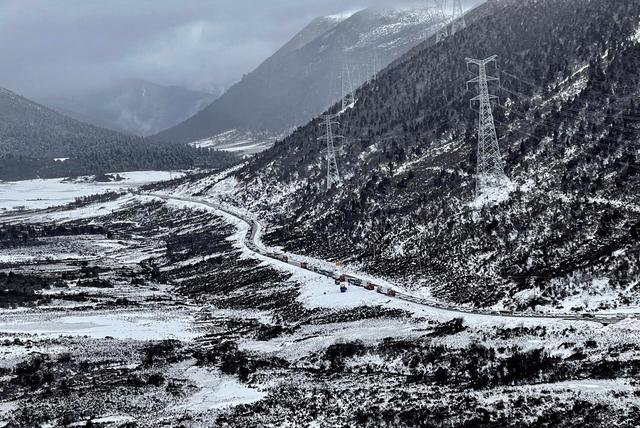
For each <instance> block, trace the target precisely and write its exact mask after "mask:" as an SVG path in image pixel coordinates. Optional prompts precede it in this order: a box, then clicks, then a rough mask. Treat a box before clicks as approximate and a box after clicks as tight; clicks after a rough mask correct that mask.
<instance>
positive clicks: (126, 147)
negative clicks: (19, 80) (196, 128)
mask: <svg viewBox="0 0 640 428" xmlns="http://www.w3.org/2000/svg"><path fill="white" fill-rule="evenodd" d="M0 117H1V118H2V120H0V180H18V179H28V178H35V177H64V176H69V175H81V174H93V173H97V172H111V171H131V170H150V169H187V168H193V167H197V166H202V167H219V166H225V165H228V164H230V163H231V162H233V161H234V159H235V157H234V156H232V155H231V154H227V153H220V152H213V151H211V152H210V151H208V150H199V149H196V148H193V147H188V146H185V145H168V144H151V143H149V142H145V141H143V140H142V138H139V137H132V136H129V135H125V134H121V133H118V132H115V131H111V130H108V129H104V128H100V127H97V126H94V125H89V124H87V123H83V122H80V121H78V120H75V119H72V118H70V117H67V116H65V115H62V114H60V113H58V112H56V111H54V110H51V109H49V108H47V107H44V106H42V105H40V104H37V103H35V102H33V101H30V100H28V99H26V98H24V97H22V96H20V95H17V94H15V93H13V92H11V91H8V90H6V89H2V88H0Z"/></svg>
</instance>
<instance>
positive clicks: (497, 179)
mask: <svg viewBox="0 0 640 428" xmlns="http://www.w3.org/2000/svg"><path fill="white" fill-rule="evenodd" d="M496 59H497V56H496V55H494V56H492V57H490V58H487V59H483V60H480V59H472V58H467V59H466V61H467V68H469V65H477V66H478V77H476V78H475V79H472V80H470V81H468V82H467V88H468V87H469V85H470V84H476V83H477V84H478V87H479V89H480V95H478V96H477V97H474V98H472V99H471V102H472V103H473V102H474V101H479V102H480V109H479V111H478V112H479V120H478V160H477V162H478V171H477V177H476V197H481V196H487V195H488V194H489V193H492V192H495V191H496V190H497V189H501V188H504V187H505V186H507V185H508V182H509V180H508V179H507V176H506V175H505V173H504V164H503V162H502V157H501V156H500V146H499V145H498V136H497V134H496V127H495V124H494V122H493V111H492V109H491V99H493V98H496V97H495V96H493V95H489V82H492V81H499V79H498V78H497V77H492V76H487V64H489V63H492V62H493V63H495V61H496Z"/></svg>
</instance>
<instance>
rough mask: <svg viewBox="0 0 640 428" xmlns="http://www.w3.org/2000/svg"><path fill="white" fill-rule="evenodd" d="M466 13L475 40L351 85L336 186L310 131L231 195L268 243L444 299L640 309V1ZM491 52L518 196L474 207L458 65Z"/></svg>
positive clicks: (491, 6) (467, 92)
mask: <svg viewBox="0 0 640 428" xmlns="http://www.w3.org/2000/svg"><path fill="white" fill-rule="evenodd" d="M473 14H474V16H475V18H474V19H469V25H468V27H467V28H466V29H465V30H464V31H461V32H459V33H458V34H455V35H454V36H453V37H449V38H448V39H446V40H445V41H443V42H442V43H439V44H435V43H434V40H433V39H430V40H428V41H426V42H424V43H423V44H422V45H420V46H419V47H417V48H415V49H414V50H413V51H412V52H411V53H410V54H408V55H407V56H406V57H404V58H402V59H400V60H399V61H397V62H396V63H395V64H394V65H393V66H392V67H390V68H388V69H387V70H385V71H384V72H383V73H382V74H381V75H380V76H379V77H378V78H377V79H375V80H373V81H371V82H368V83H365V84H364V85H363V86H362V88H360V89H359V90H358V92H357V94H356V98H357V103H356V105H355V106H354V108H352V109H349V110H347V111H345V112H343V113H341V115H340V117H339V118H338V120H339V121H340V126H338V127H336V129H335V130H334V131H335V132H336V133H337V134H340V135H342V136H344V140H343V142H342V144H341V149H342V150H341V151H340V152H339V154H338V165H339V169H340V171H341V175H342V177H343V182H342V184H340V185H339V186H337V187H335V188H333V189H332V190H330V191H327V190H326V161H325V160H324V158H323V156H322V154H321V150H322V149H323V146H322V144H321V142H319V141H318V138H319V137H320V136H321V135H322V130H321V128H320V127H319V124H320V122H319V120H318V119H316V120H313V121H312V122H310V123H309V124H308V125H306V126H304V127H301V128H300V129H298V130H297V131H296V132H294V133H293V134H292V135H291V136H290V137H288V138H286V139H284V140H283V141H281V142H279V143H277V144H276V145H275V146H274V147H273V148H272V149H270V150H268V151H266V152H264V153H262V154H260V155H258V156H257V157H256V158H254V159H252V160H251V161H249V162H247V163H246V164H245V166H244V167H243V168H241V169H240V170H238V171H236V172H234V173H233V174H232V178H230V180H233V183H235V190H234V192H233V193H232V194H230V195H229V196H228V197H229V198H231V199H232V200H233V201H234V202H235V203H238V204H241V205H244V206H246V207H248V208H250V209H252V210H254V211H257V212H260V213H261V215H262V216H263V217H265V218H266V219H267V220H268V223H269V226H270V230H271V233H270V234H269V235H268V239H269V241H270V243H271V244H277V245H282V246H283V247H285V248H286V249H288V250H291V251H294V252H296V251H297V252H300V253H306V254H312V255H316V256H320V257H322V258H325V259H331V260H347V261H349V262H351V263H355V264H358V265H361V266H363V267H364V268H366V269H368V270H371V271H374V272H376V273H379V274H384V275H388V276H390V277H393V278H401V279H403V280H404V281H407V282H408V283H409V284H411V285H412V286H413V287H414V288H424V289H427V290H430V292H431V293H433V295H434V296H436V297H437V298H439V299H443V300H447V301H454V302H458V303H469V304H473V305H481V306H492V305H497V306H496V307H508V308H525V307H529V306H530V307H533V306H536V305H542V306H544V307H545V308H546V309H545V310H551V311H553V310H572V309H573V310H597V309H606V308H608V307H616V306H625V305H629V304H637V303H638V301H639V299H640V293H637V291H636V290H637V286H638V282H639V280H640V279H639V278H640V264H639V263H638V245H639V239H640V203H639V200H638V194H640V193H639V191H640V159H639V152H638V150H639V141H640V140H639V138H638V132H639V130H640V128H639V124H638V122H639V121H640V114H639V113H640V112H639V111H638V109H639V107H638V106H637V98H638V95H639V94H640V89H639V86H638V81H639V78H638V75H637V73H636V72H635V69H636V63H637V62H638V58H640V56H639V55H638V54H639V53H640V43H639V40H638V26H639V19H638V16H640V6H638V5H637V4H635V3H629V2H616V3H613V4H612V3H610V2H606V1H601V0H580V1H568V0H542V1H533V0H526V1H514V0H499V1H493V2H489V3H487V4H485V5H483V6H481V7H480V8H478V9H477V10H475V11H473ZM472 18H473V17H472ZM494 54H495V55H498V61H497V64H498V69H494V68H493V67H492V68H491V69H489V70H488V72H489V74H490V75H495V76H496V77H499V78H500V82H499V84H498V83H493V82H492V83H491V86H490V91H491V93H492V94H495V95H496V96H497V97H498V98H497V99H496V100H494V101H493V111H494V117H495V124H496V127H497V132H498V136H499V144H500V148H501V152H502V159H503V161H504V168H505V172H506V175H507V176H508V177H509V178H510V181H511V187H509V188H506V189H505V191H506V192H507V195H508V196H507V197H506V198H503V200H502V201H501V202H499V203H496V204H485V205H484V206H479V205H477V204H474V189H475V168H476V142H477V139H476V132H477V130H476V127H477V120H478V119H477V112H476V111H474V110H473V109H471V108H470V106H469V100H470V99H471V98H473V97H474V96H476V95H477V92H476V91H477V86H471V85H470V86H469V87H468V88H467V85H466V84H465V82H466V81H467V80H471V79H472V78H474V77H475V76H474V74H473V73H472V72H469V71H468V70H467V67H466V64H465V58H467V57H471V58H485V57H489V56H491V55H494ZM472 70H473V69H472ZM474 108H477V104H476V106H475V107H474ZM338 110H340V107H339V106H335V107H333V108H332V109H331V110H330V111H331V112H333V113H336V112H338ZM235 180H237V182H236V181H235ZM212 187H214V186H213V184H212V183H209V184H207V185H202V186H200V187H198V189H197V190H198V191H199V192H201V193H202V194H207V192H209V191H211V192H213V191H215V187H214V190H211V188H212ZM603 295H605V296H607V297H606V298H600V297H598V296H603ZM514 296H516V297H514Z"/></svg>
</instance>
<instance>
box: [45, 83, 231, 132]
mask: <svg viewBox="0 0 640 428" xmlns="http://www.w3.org/2000/svg"><path fill="white" fill-rule="evenodd" d="M218 96H219V94H217V95H214V94H208V93H204V92H198V91H192V90H188V89H185V88H181V87H179V86H161V85H156V84H154V83H151V82H146V81H144V80H135V79H133V80H125V81H122V82H119V83H117V84H114V85H110V86H108V87H106V88H102V89H100V90H96V91H94V92H90V93H86V94H82V95H78V96H74V97H56V98H49V99H45V100H43V103H44V104H45V105H48V106H50V107H52V108H54V109H56V110H58V111H60V112H62V113H64V114H67V115H70V116H71V117H73V118H75V119H78V120H81V121H84V122H89V123H92V124H95V125H97V126H101V127H106V128H109V129H115V130H118V131H123V132H126V133H129V134H132V135H141V136H147V135H151V134H155V133H157V132H160V131H162V130H164V129H167V128H170V127H172V126H174V125H176V124H178V123H180V122H182V121H183V120H185V119H187V118H189V117H191V116H193V115H194V114H196V113H197V112H199V111H200V110H202V109H203V108H204V107H206V106H207V105H209V104H210V103H211V102H212V101H213V100H214V99H216V98H217V97H218Z"/></svg>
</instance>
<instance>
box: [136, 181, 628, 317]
mask: <svg viewBox="0 0 640 428" xmlns="http://www.w3.org/2000/svg"><path fill="white" fill-rule="evenodd" d="M136 194H139V195H143V196H151V197H156V198H159V199H163V200H176V201H182V202H189V203H194V204H199V205H203V206H206V207H209V208H212V209H214V210H216V211H221V212H223V213H225V214H227V215H230V216H232V217H235V218H236V219H239V220H242V221H243V222H245V223H246V224H248V225H249V230H248V231H247V234H246V235H245V237H244V244H245V246H246V247H247V248H248V249H249V250H250V251H252V252H254V253H257V254H260V255H261V256H263V257H267V258H270V259H273V260H277V261H279V262H284V263H287V264H289V265H291V266H295V267H298V268H303V269H307V270H309V271H312V272H315V273H316V274H318V275H322V276H326V277H329V278H332V279H337V278H339V277H341V276H344V277H345V278H346V279H351V280H352V281H350V283H351V286H357V287H365V285H366V284H370V281H369V280H368V279H367V278H364V277H363V276H359V275H357V274H351V273H343V272H340V271H339V270H330V271H329V270H327V269H325V268H320V267H319V266H321V265H325V266H326V265H327V263H328V262H326V261H323V260H316V262H317V265H314V264H313V263H307V262H303V261H301V260H300V258H296V256H295V255H285V254H282V253H277V252H276V251H275V250H272V249H269V248H268V247H267V246H265V245H264V244H263V243H262V242H261V241H260V234H261V230H262V225H261V224H260V223H259V222H258V221H257V220H255V219H254V218H251V217H249V216H247V215H244V214H242V213H240V212H238V211H237V210H234V209H232V208H229V207H225V206H223V205H222V204H218V203H213V202H210V201H207V200H204V199H202V198H195V197H182V196H174V195H166V194H156V193H144V194H143V193H136ZM306 258H307V259H308V257H306ZM314 260H315V259H314ZM391 289H392V292H391V293H389V294H391V295H389V294H387V295H388V296H389V297H390V298H394V299H399V300H404V301H407V302H411V303H413V304H416V305H420V306H424V307H427V308H432V309H438V310H443V311H447V312H451V313H452V315H454V316H455V315H464V314H469V315H479V316H488V317H503V318H504V317H506V318H522V319H541V320H543V319H544V320H549V319H557V320H564V321H593V322H598V323H601V324H605V325H606V324H615V323H617V322H619V321H622V320H623V319H625V318H627V317H629V316H635V315H640V314H635V313H610V314H604V315H602V314H576V315H573V314H541V313H537V312H506V311H493V310H488V309H487V310H483V309H475V308H474V309H472V308H461V307H456V306H453V305H450V304H446V303H442V302H437V301H433V300H430V299H425V298H422V297H417V296H412V295H411V294H408V293H406V292H404V291H399V290H396V289H394V288H393V287H391ZM376 291H377V292H383V293H388V292H389V289H388V287H380V286H375V288H374V290H371V292H376Z"/></svg>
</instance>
